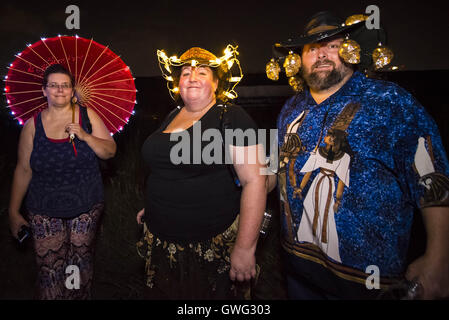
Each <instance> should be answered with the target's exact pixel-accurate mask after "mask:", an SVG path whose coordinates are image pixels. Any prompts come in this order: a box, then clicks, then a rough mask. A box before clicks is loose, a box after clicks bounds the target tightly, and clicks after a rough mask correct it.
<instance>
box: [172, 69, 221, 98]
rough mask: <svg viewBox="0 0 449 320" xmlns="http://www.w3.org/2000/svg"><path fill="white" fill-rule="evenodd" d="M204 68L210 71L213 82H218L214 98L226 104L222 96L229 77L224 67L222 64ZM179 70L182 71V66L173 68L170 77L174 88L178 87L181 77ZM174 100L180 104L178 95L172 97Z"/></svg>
mask: <svg viewBox="0 0 449 320" xmlns="http://www.w3.org/2000/svg"><path fill="white" fill-rule="evenodd" d="M199 66H206V65H199ZM206 67H208V68H210V69H211V70H212V75H213V78H214V80H218V86H217V90H216V91H215V97H216V98H217V100H220V101H223V102H226V100H227V99H228V97H226V96H225V95H224V92H225V91H226V90H227V89H228V85H229V84H228V83H229V77H230V73H229V71H228V70H227V67H226V65H225V64H222V65H220V66H218V67H209V66H206ZM181 70H182V66H181V67H177V68H173V72H172V74H171V76H172V77H173V86H174V87H179V78H180V76H181ZM174 98H175V101H176V102H182V98H181V95H180V94H179V93H176V94H175V95H174Z"/></svg>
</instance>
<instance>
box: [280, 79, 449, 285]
mask: <svg viewBox="0 0 449 320" xmlns="http://www.w3.org/2000/svg"><path fill="white" fill-rule="evenodd" d="M278 129H279V136H278V138H279V150H280V171H279V188H280V192H281V208H282V214H281V216H282V218H281V219H282V233H283V240H282V242H283V247H284V248H285V249H286V251H287V252H288V253H289V255H288V256H289V257H290V259H289V260H290V262H291V263H292V265H293V268H294V269H296V270H300V272H301V273H302V275H303V276H305V277H309V278H310V280H312V279H313V281H316V283H319V284H321V285H322V286H327V287H332V288H333V289H335V290H337V289H338V288H339V289H340V291H341V288H342V287H341V283H337V282H335V281H334V282H333V281H331V280H329V279H331V278H332V277H334V276H335V275H336V276H337V277H334V278H339V279H340V280H342V281H343V280H344V281H343V282H353V283H358V284H362V286H363V287H364V286H365V281H366V279H367V277H368V276H369V275H371V272H367V270H372V269H369V268H368V267H369V266H375V267H377V268H378V270H379V271H380V279H381V280H380V285H381V286H382V285H385V287H388V285H389V284H393V283H394V281H396V280H397V279H399V278H400V277H401V276H402V274H403V272H404V271H405V268H406V265H405V262H406V253H407V249H408V244H409V236H410V229H411V224H412V219H413V213H414V209H416V208H422V207H424V206H429V203H430V202H429V201H427V200H426V199H425V190H430V189H432V188H433V187H435V184H434V186H432V183H431V181H432V179H433V178H435V177H442V178H441V179H442V180H445V181H446V182H447V177H448V176H449V164H448V160H447V156H446V154H445V151H444V147H443V145H442V142H441V138H440V135H439V132H438V128H437V126H436V125H435V123H434V121H433V119H432V118H431V117H430V115H429V114H428V113H427V112H426V111H425V109H424V108H423V107H422V106H421V105H420V104H419V103H418V102H417V101H416V100H415V99H414V98H413V97H412V95H410V94H409V93H408V92H406V91H405V90H404V89H402V88H401V87H399V86H397V85H396V84H394V83H391V82H386V81H380V80H374V79H368V78H366V77H365V76H364V75H362V74H361V73H359V72H355V73H354V74H353V76H352V77H351V78H350V79H349V80H348V81H347V82H346V83H345V84H344V85H343V87H341V88H340V89H339V91H337V92H336V93H334V94H333V95H331V96H330V97H329V98H327V99H326V100H325V101H323V102H322V103H320V104H319V105H317V104H316V102H315V101H314V99H313V98H312V96H311V94H310V92H309V90H308V89H307V90H305V91H304V92H302V93H300V94H298V95H296V96H294V97H292V98H290V99H289V100H288V101H287V102H286V104H285V105H284V107H283V109H282V111H281V113H280V116H279V118H278ZM445 177H446V178H445ZM427 178H429V179H430V178H432V179H430V180H429V179H427ZM438 179H439V178H438ZM443 185H444V183H443ZM438 188H439V187H438ZM440 191H441V190H440ZM445 192H447V190H446V191H445ZM430 205H432V203H430ZM433 205H438V203H433ZM370 268H372V267H370ZM319 269H322V270H321V272H319V271H318V270H319ZM327 289H329V288H327ZM374 291H375V290H374Z"/></svg>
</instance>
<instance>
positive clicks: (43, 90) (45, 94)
mask: <svg viewBox="0 0 449 320" xmlns="http://www.w3.org/2000/svg"><path fill="white" fill-rule="evenodd" d="M42 93H43V94H44V97H47V93H46V92H45V88H44V87H42Z"/></svg>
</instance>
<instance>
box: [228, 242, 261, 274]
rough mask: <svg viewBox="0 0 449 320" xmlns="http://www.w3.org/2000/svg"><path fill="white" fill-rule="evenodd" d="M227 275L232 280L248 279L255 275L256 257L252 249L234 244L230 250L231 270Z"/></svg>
mask: <svg viewBox="0 0 449 320" xmlns="http://www.w3.org/2000/svg"><path fill="white" fill-rule="evenodd" d="M229 277H230V279H231V280H232V281H235V280H237V281H249V280H251V278H255V277H256V257H255V255H254V250H252V249H245V248H240V247H238V246H234V249H233V250H232V252H231V270H230V271H229Z"/></svg>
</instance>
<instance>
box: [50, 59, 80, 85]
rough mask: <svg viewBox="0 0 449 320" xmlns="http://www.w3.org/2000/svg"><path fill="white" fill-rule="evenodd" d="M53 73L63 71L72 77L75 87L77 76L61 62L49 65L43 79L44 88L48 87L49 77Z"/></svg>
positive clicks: (71, 81)
mask: <svg viewBox="0 0 449 320" xmlns="http://www.w3.org/2000/svg"><path fill="white" fill-rule="evenodd" d="M53 73H62V74H65V75H67V76H68V77H69V78H70V83H71V84H72V88H73V87H75V78H74V77H73V75H72V74H71V73H70V72H69V71H68V70H67V69H66V68H65V67H64V66H62V65H60V64H52V65H51V66H49V67H48V68H47V69H46V70H45V72H44V78H43V80H42V86H43V87H44V88H46V87H47V84H48V77H49V76H50V75H51V74H53Z"/></svg>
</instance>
